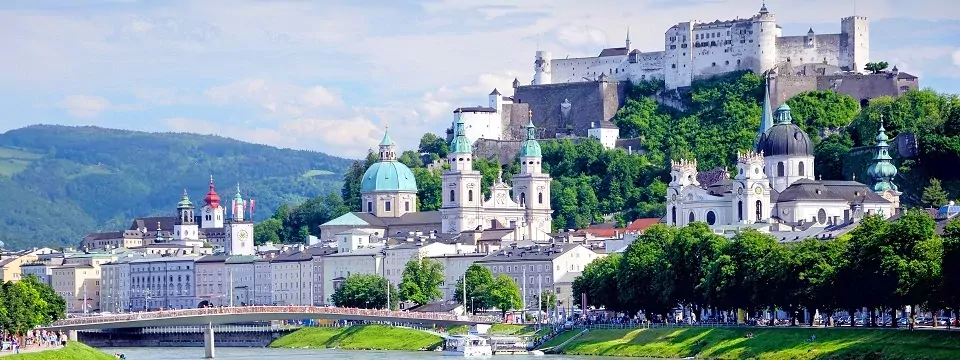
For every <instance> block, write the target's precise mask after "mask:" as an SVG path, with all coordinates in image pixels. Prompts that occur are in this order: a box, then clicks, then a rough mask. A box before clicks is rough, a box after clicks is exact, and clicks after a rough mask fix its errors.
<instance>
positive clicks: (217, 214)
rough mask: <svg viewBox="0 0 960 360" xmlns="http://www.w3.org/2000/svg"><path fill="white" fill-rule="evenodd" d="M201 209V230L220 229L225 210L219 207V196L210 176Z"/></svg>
mask: <svg viewBox="0 0 960 360" xmlns="http://www.w3.org/2000/svg"><path fill="white" fill-rule="evenodd" d="M203 202H204V205H203V208H202V209H200V227H201V228H203V229H221V228H223V221H224V218H225V214H224V213H225V212H226V211H225V210H224V208H223V206H220V195H217V190H216V189H215V187H214V186H213V175H211V176H210V191H208V192H207V196H205V197H204V198H203Z"/></svg>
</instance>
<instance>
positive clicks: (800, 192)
mask: <svg viewBox="0 0 960 360" xmlns="http://www.w3.org/2000/svg"><path fill="white" fill-rule="evenodd" d="M804 200H816V201H845V202H849V203H855V204H862V203H880V204H889V203H890V201H889V200H887V199H884V198H883V197H882V196H880V195H877V194H876V193H875V192H873V191H872V190H870V188H869V187H867V186H866V185H864V184H861V183H858V182H856V181H838V180H828V181H813V180H810V179H800V180H797V181H795V182H793V184H790V186H788V187H787V188H786V189H784V190H783V191H782V192H780V193H779V194H778V196H777V199H776V202H778V203H779V202H786V201H804Z"/></svg>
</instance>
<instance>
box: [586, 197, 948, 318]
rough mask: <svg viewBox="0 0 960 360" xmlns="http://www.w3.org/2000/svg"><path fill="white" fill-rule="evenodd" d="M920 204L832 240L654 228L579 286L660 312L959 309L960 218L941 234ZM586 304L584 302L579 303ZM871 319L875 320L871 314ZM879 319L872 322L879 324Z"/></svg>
mask: <svg viewBox="0 0 960 360" xmlns="http://www.w3.org/2000/svg"><path fill="white" fill-rule="evenodd" d="M935 230H936V223H935V222H934V220H933V218H932V217H931V216H930V215H929V214H928V213H927V212H926V211H923V210H917V209H915V210H909V211H907V212H905V213H903V214H902V215H901V216H900V217H899V218H898V219H896V220H895V221H887V220H885V219H883V218H881V217H880V216H877V215H868V216H866V217H864V218H863V220H862V222H861V223H860V226H859V227H857V228H856V229H855V230H853V231H852V232H850V233H849V234H847V235H844V236H842V237H840V238H838V239H835V240H818V239H806V240H799V241H793V242H778V239H775V238H773V237H772V236H770V235H767V234H763V233H760V232H757V231H754V230H748V231H743V232H739V233H737V234H736V235H735V236H733V237H732V238H729V239H728V238H726V237H723V236H720V235H717V234H715V233H713V232H712V231H711V230H710V229H709V227H708V226H707V225H706V224H704V223H694V224H691V225H689V226H686V227H682V228H675V227H668V226H665V225H655V226H653V227H651V228H650V229H648V230H647V231H646V232H645V233H644V234H642V235H640V236H639V237H638V238H637V240H636V241H635V242H634V243H632V244H631V245H629V246H628V247H627V249H626V250H625V252H624V253H623V254H622V255H620V254H613V255H611V256H608V257H606V258H601V259H598V260H596V261H594V262H592V263H591V264H589V265H588V266H587V267H586V268H585V269H584V271H583V274H582V275H581V276H579V277H577V278H576V279H575V280H574V283H573V291H574V293H577V294H580V293H584V294H586V295H587V299H588V300H587V305H588V306H592V307H597V308H599V307H604V308H606V309H609V310H614V311H620V312H625V313H628V314H635V313H638V312H639V313H644V314H646V315H647V316H648V317H651V316H654V317H655V316H663V317H664V318H670V317H669V316H668V314H672V312H673V311H674V310H675V309H677V308H679V307H683V308H686V309H690V310H692V311H693V312H694V313H697V314H703V313H705V312H707V311H711V312H713V313H714V314H716V313H718V312H725V311H734V310H736V309H743V310H746V311H747V312H748V313H750V314H756V313H757V312H760V311H765V310H782V311H784V312H785V313H787V314H790V317H791V319H792V320H793V321H807V322H812V321H813V319H812V318H804V317H803V311H804V310H806V311H807V312H808V313H810V314H813V313H815V312H817V311H819V312H820V313H821V314H824V313H827V314H829V313H833V312H837V311H846V312H849V313H850V315H851V316H853V315H854V313H855V312H859V311H860V309H863V308H866V309H868V311H869V313H870V314H871V315H876V316H880V315H883V314H889V315H890V317H891V318H894V319H895V318H896V314H894V313H893V312H894V311H903V310H904V309H905V308H906V307H907V306H910V307H911V312H912V314H911V315H915V314H916V312H917V307H920V308H922V309H925V310H927V311H938V310H953V311H960V286H958V284H960V271H957V270H958V265H957V264H960V219H954V220H951V221H950V222H949V223H948V224H947V225H946V228H945V231H944V234H943V236H938V235H937V234H936V232H935ZM575 302H576V303H578V304H579V303H580V299H579V298H577V299H576V300H575ZM871 318H874V317H873V316H872V317H871ZM874 321H875V320H874Z"/></svg>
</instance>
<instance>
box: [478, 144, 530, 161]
mask: <svg viewBox="0 0 960 360" xmlns="http://www.w3.org/2000/svg"><path fill="white" fill-rule="evenodd" d="M521 145H523V141H520V140H489V139H480V140H477V142H475V143H473V156H475V157H478V158H485V159H497V160H499V161H500V163H501V164H511V163H513V160H514V159H515V158H516V157H517V155H518V154H520V146H521Z"/></svg>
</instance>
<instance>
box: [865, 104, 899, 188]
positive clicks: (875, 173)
mask: <svg viewBox="0 0 960 360" xmlns="http://www.w3.org/2000/svg"><path fill="white" fill-rule="evenodd" d="M876 139H877V145H874V151H875V153H874V155H873V164H871V165H870V167H869V168H867V174H868V176H870V178H871V179H872V180H873V186H872V187H873V191H875V192H878V193H881V192H884V191H887V190H893V191H897V185H896V184H894V183H893V178H894V177H896V176H897V167H896V166H893V164H892V163H891V161H892V160H893V158H891V157H890V153H889V152H888V149H889V147H890V145H888V144H887V140H890V138H888V137H887V132H886V129H884V128H883V119H882V118H881V119H880V129H879V131H878V134H877V138H876Z"/></svg>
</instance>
